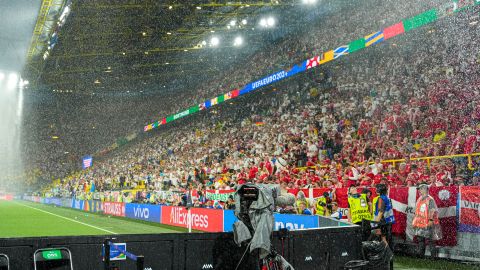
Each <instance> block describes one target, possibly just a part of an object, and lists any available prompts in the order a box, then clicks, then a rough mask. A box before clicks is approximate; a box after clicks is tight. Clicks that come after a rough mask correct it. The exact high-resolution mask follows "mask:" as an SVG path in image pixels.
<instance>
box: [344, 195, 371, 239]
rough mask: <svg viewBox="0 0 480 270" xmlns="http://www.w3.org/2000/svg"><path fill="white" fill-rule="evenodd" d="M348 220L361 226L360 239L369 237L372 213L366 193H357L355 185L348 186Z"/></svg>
mask: <svg viewBox="0 0 480 270" xmlns="http://www.w3.org/2000/svg"><path fill="white" fill-rule="evenodd" d="M348 208H349V209H348V213H347V216H348V221H349V222H351V223H354V224H357V225H360V226H362V232H363V236H362V240H363V241H366V240H368V238H369V237H370V233H371V227H370V221H371V220H372V214H371V212H370V205H369V201H368V197H367V194H358V191H357V187H355V186H351V187H349V188H348Z"/></svg>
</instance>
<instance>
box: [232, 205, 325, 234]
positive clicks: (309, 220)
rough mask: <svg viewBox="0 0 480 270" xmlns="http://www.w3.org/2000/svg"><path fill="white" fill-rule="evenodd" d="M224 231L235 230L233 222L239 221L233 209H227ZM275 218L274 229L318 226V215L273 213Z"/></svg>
mask: <svg viewBox="0 0 480 270" xmlns="http://www.w3.org/2000/svg"><path fill="white" fill-rule="evenodd" d="M223 218H224V219H223V231H224V232H231V231H233V229H232V227H233V223H235V222H236V221H237V217H235V214H234V211H233V210H225V211H224V217H223ZM273 218H274V220H275V226H274V230H275V231H278V230H279V229H283V228H287V229H288V230H298V229H313V228H318V224H319V223H318V217H317V216H304V215H293V214H290V215H287V214H273Z"/></svg>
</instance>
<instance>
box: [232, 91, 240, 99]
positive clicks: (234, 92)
mask: <svg viewBox="0 0 480 270" xmlns="http://www.w3.org/2000/svg"><path fill="white" fill-rule="evenodd" d="M230 93H231V94H232V98H234V97H238V94H239V93H240V91H239V90H238V89H235V90H232V91H231V92H230Z"/></svg>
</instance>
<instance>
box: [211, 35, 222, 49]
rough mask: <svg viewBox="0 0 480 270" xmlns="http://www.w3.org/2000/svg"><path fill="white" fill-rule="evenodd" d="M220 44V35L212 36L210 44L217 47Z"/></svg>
mask: <svg viewBox="0 0 480 270" xmlns="http://www.w3.org/2000/svg"><path fill="white" fill-rule="evenodd" d="M218 44H220V39H219V38H218V37H212V39H211V40H210V46H213V47H216V46H218Z"/></svg>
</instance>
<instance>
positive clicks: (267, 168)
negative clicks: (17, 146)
mask: <svg viewBox="0 0 480 270" xmlns="http://www.w3.org/2000/svg"><path fill="white" fill-rule="evenodd" d="M470 16H471V13H465V14H459V15H457V16H456V17H452V18H446V19H444V20H441V21H438V22H436V23H434V24H433V25H431V26H429V27H425V28H422V29H418V30H416V31H415V32H414V33H407V34H404V35H403V36H400V37H397V38H395V39H394V40H390V41H388V42H385V43H384V44H380V45H378V46H376V47H372V48H367V49H365V50H363V51H362V52H359V53H356V54H355V55H349V56H346V57H344V58H343V59H341V60H339V61H334V62H332V63H329V64H328V65H325V66H321V67H319V68H317V69H314V70H313V71H311V72H308V73H307V74H304V75H300V76H297V77H295V78H292V79H288V80H286V81H285V82H280V83H277V84H275V85H274V86H272V87H267V88H268V89H264V90H259V91H257V92H256V93H253V94H249V95H247V96H244V97H240V98H238V100H232V102H226V103H224V104H222V105H220V106H218V108H215V107H214V108H212V109H210V110H208V111H204V112H200V113H198V114H196V115H192V116H189V117H188V118H185V119H182V120H178V121H176V122H174V123H171V124H169V125H167V126H164V127H161V128H160V129H159V130H158V131H154V132H151V134H148V135H146V136H144V137H143V138H137V139H136V140H134V141H133V142H131V143H130V144H128V145H126V146H124V147H122V148H120V149H118V150H115V151H113V152H112V153H110V154H108V155H107V156H106V157H104V158H103V159H102V160H100V161H98V162H96V163H95V164H94V166H93V167H92V168H90V169H88V170H84V171H78V172H75V173H71V174H69V175H68V176H66V177H61V179H60V182H58V183H57V184H56V185H55V186H53V187H52V188H51V189H50V191H49V193H50V194H53V195H62V196H74V197H78V198H91V196H94V195H93V194H96V196H97V195H98V196H100V197H101V199H105V200H112V199H113V198H112V196H111V194H112V193H113V192H116V191H118V190H139V189H141V190H143V191H144V192H143V193H140V194H143V195H141V196H138V195H135V196H133V194H134V193H133V192H131V191H130V192H125V193H122V194H121V195H120V198H115V200H123V201H143V202H150V203H160V204H171V205H181V204H185V203H186V201H187V200H189V199H191V198H190V197H194V199H193V200H192V203H194V204H195V205H196V206H204V207H213V208H222V207H225V208H230V207H232V206H233V203H232V201H231V198H229V199H228V200H227V202H222V203H220V202H218V201H212V200H207V199H206V198H205V193H206V191H207V190H220V191H221V190H233V189H234V188H235V186H237V185H239V184H242V183H247V182H253V183H267V184H279V185H280V186H281V187H282V191H283V192H286V190H287V189H289V188H292V189H293V188H294V189H300V188H330V189H335V188H343V187H348V186H359V187H373V186H375V185H376V184H379V183H384V184H387V185H388V186H390V187H398V186H415V185H417V184H419V183H423V182H425V183H428V184H429V185H432V186H451V185H479V178H480V171H478V168H477V167H478V161H477V158H476V157H472V159H471V160H469V159H468V158H467V157H452V158H442V159H440V158H438V159H430V160H428V161H427V160H426V159H418V158H421V157H431V156H445V155H456V154H472V153H476V152H479V151H478V150H479V149H478V146H479V143H480V141H479V139H480V93H479V91H480V69H479V64H480V52H479V50H478V48H477V47H478V46H477V44H478V41H479V40H480V36H479V33H480V31H478V25H477V24H471V23H470ZM395 19H396V18H394V17H393V19H392V20H395ZM340 21H341V20H340ZM372 21H373V20H372ZM393 22H394V21H392V23H393ZM366 23H367V24H366V25H367V26H368V27H366V28H367V29H375V27H370V25H368V23H370V22H366ZM386 23H387V25H388V23H390V22H386ZM361 30H363V29H361ZM319 31H321V30H319ZM363 33H364V32H363ZM349 34H350V33H349ZM316 36H318V35H316ZM458 36H461V37H462V38H458ZM346 37H347V38H349V37H350V36H349V35H346ZM310 41H311V40H310ZM306 44H308V41H307V40H306V37H304V36H302V37H301V38H299V39H292V40H286V41H285V45H284V46H283V45H282V44H280V45H279V48H280V49H282V48H283V49H285V50H284V51H281V55H285V54H286V55H289V52H288V50H289V49H290V50H293V54H296V55H297V56H298V57H300V58H301V56H306V54H305V51H306V50H309V49H310V45H309V46H307V45H306ZM314 45H315V44H311V46H314ZM323 45H324V44H322V46H320V47H322V48H320V49H324V48H323ZM327 45H328V46H330V45H335V44H328V42H327ZM327 45H325V46H327ZM336 45H338V44H336ZM317 47H318V46H317ZM331 47H333V46H331ZM287 48H289V49H287ZM295 49H298V51H296V50H295ZM267 51H268V50H267ZM313 51H315V50H311V52H313ZM275 53H276V52H272V54H275ZM268 54H269V53H267V52H263V53H260V54H259V55H258V56H255V57H253V58H252V62H253V63H261V61H258V60H259V59H260V58H262V59H263V58H265V57H267V58H268V57H269V55H268ZM293 54H292V55H291V56H290V57H289V58H288V59H296V57H297V56H295V55H293ZM256 57H258V58H256ZM270 60H271V59H270ZM282 61H286V59H285V60H281V59H279V62H276V61H272V60H271V61H268V65H269V66H267V67H266V68H267V69H268V70H271V69H275V67H274V66H272V65H276V64H277V63H279V64H280V65H281V62H282ZM258 70H265V67H256V66H253V67H249V68H248V69H245V70H244V71H239V72H236V73H235V75H233V76H231V77H229V78H228V80H230V81H231V82H235V83H238V85H244V84H245V83H246V82H248V81H250V80H253V79H254V78H253V76H256V75H258V74H257V73H255V72H259V71H258ZM242 72H245V73H242ZM246 73H248V74H247V75H246ZM219 86H221V87H219V89H225V87H228V86H232V88H234V87H235V86H236V85H224V84H219ZM206 88H209V89H213V88H210V87H206ZM212 91H214V92H208V91H206V92H205V93H206V95H208V97H211V96H213V95H214V94H219V93H218V92H217V93H216V92H215V91H216V90H212ZM223 92H225V91H223ZM202 93H203V92H202ZM206 97H207V96H205V97H204V96H197V97H195V99H194V100H193V99H185V100H186V101H188V102H178V103H175V105H173V106H171V107H168V108H166V109H165V110H163V111H161V113H162V115H166V114H167V110H168V113H173V112H175V111H177V110H179V109H181V108H186V107H188V105H192V104H195V103H194V101H195V102H197V103H199V102H201V101H202V100H204V98H206ZM176 98H178V97H176ZM180 99H181V98H180ZM186 103H189V104H188V105H187V104H186ZM184 105H185V106H184ZM392 160H396V161H392ZM165 192H170V193H172V194H175V196H167V197H165V196H161V194H165ZM135 194H136V193H135ZM151 194H157V195H158V196H152V195H151ZM192 194H195V195H194V196H192ZM89 196H90V197H89ZM297 196H299V198H300V199H301V197H302V193H299V195H297ZM332 203H334V202H332ZM297 206H298V207H296V208H297V209H296V211H297V212H299V213H308V211H306V212H305V211H304V210H305V209H304V208H307V207H308V204H306V205H303V208H302V204H298V205H297ZM285 207H286V208H288V206H285ZM286 211H288V210H286Z"/></svg>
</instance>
